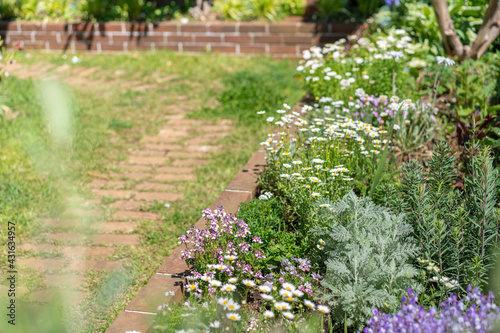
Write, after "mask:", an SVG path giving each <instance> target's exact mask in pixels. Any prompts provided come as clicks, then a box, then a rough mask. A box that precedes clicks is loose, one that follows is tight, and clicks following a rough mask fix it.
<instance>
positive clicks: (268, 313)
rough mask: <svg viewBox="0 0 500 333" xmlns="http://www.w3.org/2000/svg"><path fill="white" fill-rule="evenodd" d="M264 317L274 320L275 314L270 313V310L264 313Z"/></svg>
mask: <svg viewBox="0 0 500 333" xmlns="http://www.w3.org/2000/svg"><path fill="white" fill-rule="evenodd" d="M263 315H264V317H266V318H274V312H272V311H269V310H267V311H264V313H263Z"/></svg>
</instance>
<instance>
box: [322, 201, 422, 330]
mask: <svg viewBox="0 0 500 333" xmlns="http://www.w3.org/2000/svg"><path fill="white" fill-rule="evenodd" d="M320 212H321V213H320V216H321V218H322V220H323V225H322V226H321V227H317V228H315V229H313V233H314V235H316V236H317V237H318V239H319V240H318V245H317V247H318V249H319V251H320V253H323V256H324V258H325V260H326V262H325V264H326V273H325V276H324V279H323V281H322V282H321V284H322V286H323V287H325V288H326V291H325V294H324V296H323V299H324V300H326V301H327V302H328V304H329V305H330V306H331V307H332V317H333V320H334V321H336V322H337V323H341V322H344V321H345V322H344V325H345V327H351V328H354V329H361V328H362V327H363V324H364V323H365V321H366V320H367V319H368V318H369V317H370V316H371V310H372V309H373V308H375V307H379V308H380V307H382V308H385V309H388V310H390V311H393V310H394V309H396V308H397V307H398V302H399V296H400V295H401V294H402V293H403V292H404V290H405V289H406V288H407V287H408V286H409V285H412V284H413V283H412V281H411V278H412V277H414V276H415V275H416V274H417V270H416V269H415V268H414V267H413V266H412V265H411V263H410V259H412V258H413V257H414V256H415V255H416V254H417V252H418V250H417V247H416V245H415V244H414V240H413V238H412V237H411V233H412V228H411V226H410V225H409V224H408V223H406V222H405V217H404V216H403V215H402V214H400V215H394V214H392V213H390V211H389V210H388V209H387V208H385V207H382V206H378V205H375V204H373V203H372V201H371V199H370V198H358V197H356V195H355V194H354V193H353V192H350V193H348V194H347V195H346V196H345V197H344V198H342V199H341V200H340V201H339V202H338V203H336V204H328V206H327V207H325V208H322V210H321V211H320Z"/></svg>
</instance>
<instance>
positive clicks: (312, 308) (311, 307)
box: [304, 299, 316, 311]
mask: <svg viewBox="0 0 500 333" xmlns="http://www.w3.org/2000/svg"><path fill="white" fill-rule="evenodd" d="M304 305H305V306H307V307H308V308H309V309H311V310H313V311H314V310H315V309H316V305H315V304H314V303H313V302H311V301H309V300H307V299H305V300H304Z"/></svg>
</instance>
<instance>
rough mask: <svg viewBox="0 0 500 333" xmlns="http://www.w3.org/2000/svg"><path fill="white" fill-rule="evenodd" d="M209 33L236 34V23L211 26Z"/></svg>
mask: <svg viewBox="0 0 500 333" xmlns="http://www.w3.org/2000/svg"><path fill="white" fill-rule="evenodd" d="M208 31H209V32H236V23H227V24H223V23H220V24H210V25H209V26H208Z"/></svg>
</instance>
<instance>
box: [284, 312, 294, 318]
mask: <svg viewBox="0 0 500 333" xmlns="http://www.w3.org/2000/svg"><path fill="white" fill-rule="evenodd" d="M283 317H285V318H286V319H290V320H292V319H293V318H295V315H294V314H293V313H291V312H288V311H287V312H283Z"/></svg>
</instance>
